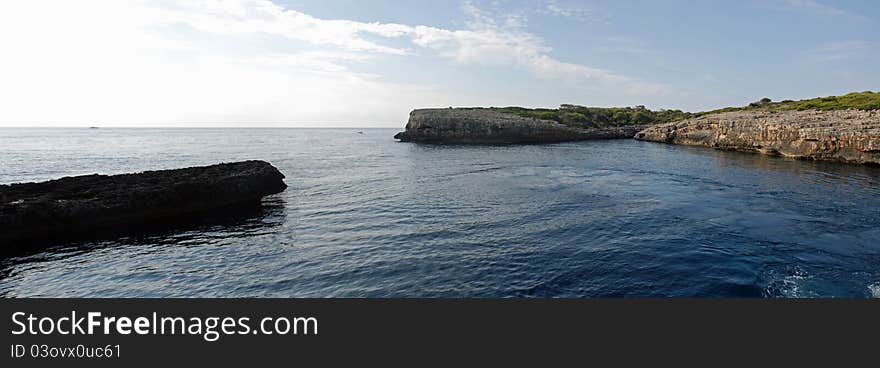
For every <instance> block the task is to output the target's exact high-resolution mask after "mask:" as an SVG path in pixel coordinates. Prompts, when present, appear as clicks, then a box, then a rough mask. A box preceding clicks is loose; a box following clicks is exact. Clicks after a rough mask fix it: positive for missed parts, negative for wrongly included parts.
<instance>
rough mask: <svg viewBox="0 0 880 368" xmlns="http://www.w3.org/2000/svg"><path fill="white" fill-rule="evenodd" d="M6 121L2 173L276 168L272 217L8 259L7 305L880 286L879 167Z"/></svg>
mask: <svg viewBox="0 0 880 368" xmlns="http://www.w3.org/2000/svg"><path fill="white" fill-rule="evenodd" d="M393 133H394V131H393V130H365V131H364V134H357V131H356V130H345V129H337V130H321V129H315V130H300V129H253V130H226V129H167V130H161V129H156V130H150V129H145V130H132V129H101V130H62V129H55V130H53V129H26V130H13V129H2V130H0V147H5V149H4V150H2V151H0V162H4V164H5V165H3V166H0V182H3V183H8V182H15V181H30V180H45V179H48V178H53V177H59V176H63V175H74V174H84V173H89V172H95V171H97V172H102V173H118V172H128V171H139V170H144V169H157V168H170V167H180V166H191V165H201V164H210V163H216V162H220V161H234V160H243V159H265V160H268V161H270V162H272V163H273V164H274V165H276V166H277V167H279V169H281V171H282V172H284V173H285V174H286V175H287V179H286V181H287V183H288V185H289V188H288V189H287V191H285V192H284V193H281V194H279V195H276V196H272V197H269V198H267V199H266V200H265V203H264V204H265V206H264V208H263V209H262V210H260V212H259V213H252V214H245V215H238V216H232V217H223V216H221V217H219V218H218V217H209V218H197V219H193V222H192V223H187V224H181V225H180V226H179V227H175V228H174V229H167V230H164V231H161V232H149V233H143V234H139V235H133V236H128V237H124V238H118V239H105V240H101V241H91V242H79V243H72V244H61V245H59V246H57V247H54V248H52V249H49V250H46V251H41V252H38V253H34V254H29V255H21V256H17V257H13V258H6V259H3V260H2V261H0V295H3V296H85V297H90V296H153V297H164V296H222V297H229V296H275V297H289V296H298V297H306V296H312V297H327V296H366V297H378V296H392V297H393V296H404V297H411V296H428V297H431V296H484V297H494V296H536V297H546V296H575V297H579V296H711V297H719V296H720V297H723V296H745V297H761V296H765V297H811V296H820V297H825V296H854V297H872V296H873V297H876V296H877V295H878V292H877V290H878V287H877V285H880V267H878V266H880V243H878V240H880V226H878V225H880V211H877V210H876V209H877V208H880V207H878V206H880V196H878V194H880V193H878V189H877V188H878V184H880V168H877V167H865V166H855V165H839V164H829V163H820V162H806V161H795V160H789V159H782V158H775V157H767V156H761V155H752V154H743V153H737V152H722V151H715V150H711V149H705V148H700V147H681V146H669V145H662V144H654V143H648V142H637V141H630V140H620V141H594V142H577V143H564V144H552V145H527V146H443V145H437V146H434V145H417V144H409V143H396V142H394V141H393V140H391V139H390V137H391V136H392V135H393Z"/></svg>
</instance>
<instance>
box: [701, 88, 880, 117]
mask: <svg viewBox="0 0 880 368" xmlns="http://www.w3.org/2000/svg"><path fill="white" fill-rule="evenodd" d="M811 109H814V110H822V111H828V110H847V109H858V110H880V92H871V91H865V92H853V93H849V94H846V95H843V96H828V97H817V98H811V99H807V100H800V101H792V100H785V101H781V102H772V101H770V99H769V98H764V99H762V100H760V101H757V102H752V103H751V104H749V105H748V106H742V107H726V108H723V109H718V110H712V111H704V112H699V113H696V114H694V116H703V115H708V114H714V113H720V112H728V111H750V110H766V111H791V110H811Z"/></svg>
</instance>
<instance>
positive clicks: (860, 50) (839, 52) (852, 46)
mask: <svg viewBox="0 0 880 368" xmlns="http://www.w3.org/2000/svg"><path fill="white" fill-rule="evenodd" d="M870 49H871V44H870V43H868V42H865V41H854V40H850V41H838V42H830V43H825V44H822V45H820V46H819V47H817V48H815V49H813V50H811V51H810V52H809V55H810V58H811V59H812V60H815V61H841V60H849V59H855V58H859V57H862V56H865V55H866V54H867V53H868V51H869V50H870Z"/></svg>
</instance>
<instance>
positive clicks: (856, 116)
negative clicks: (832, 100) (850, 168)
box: [635, 109, 880, 164]
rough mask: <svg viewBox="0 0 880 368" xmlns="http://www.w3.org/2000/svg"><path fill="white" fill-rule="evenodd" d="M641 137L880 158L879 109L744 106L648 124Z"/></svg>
mask: <svg viewBox="0 0 880 368" xmlns="http://www.w3.org/2000/svg"><path fill="white" fill-rule="evenodd" d="M635 138H636V139H639V140H644V141H653V142H663V143H671V144H682V145H691V146H706V147H712V148H716V149H722V150H733V151H742V152H755V153H762V154H768V155H777V156H785V157H792V158H797V159H807V160H823V161H837V162H847V163H859V164H880V110H861V109H846V110H826V111H821V110H816V109H810V110H802V111H798V110H791V111H766V110H743V111H730V112H720V113H712V114H708V115H704V116H700V117H696V118H691V119H685V120H682V121H678V122H672V123H666V124H660V125H656V126H652V127H649V128H647V129H645V130H642V131H641V132H638V133H637V134H636V135H635Z"/></svg>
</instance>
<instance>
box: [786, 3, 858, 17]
mask: <svg viewBox="0 0 880 368" xmlns="http://www.w3.org/2000/svg"><path fill="white" fill-rule="evenodd" d="M784 3H785V4H786V5H788V6H790V7H792V8H797V9H804V10H807V11H811V12H814V13H817V14H820V15H823V16H827V17H851V18H858V19H864V16H862V15H860V14H856V13H852V12H849V11H846V10H844V9H841V8H838V7H835V6H832V5H827V4H824V3H821V2H819V1H817V0H784Z"/></svg>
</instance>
